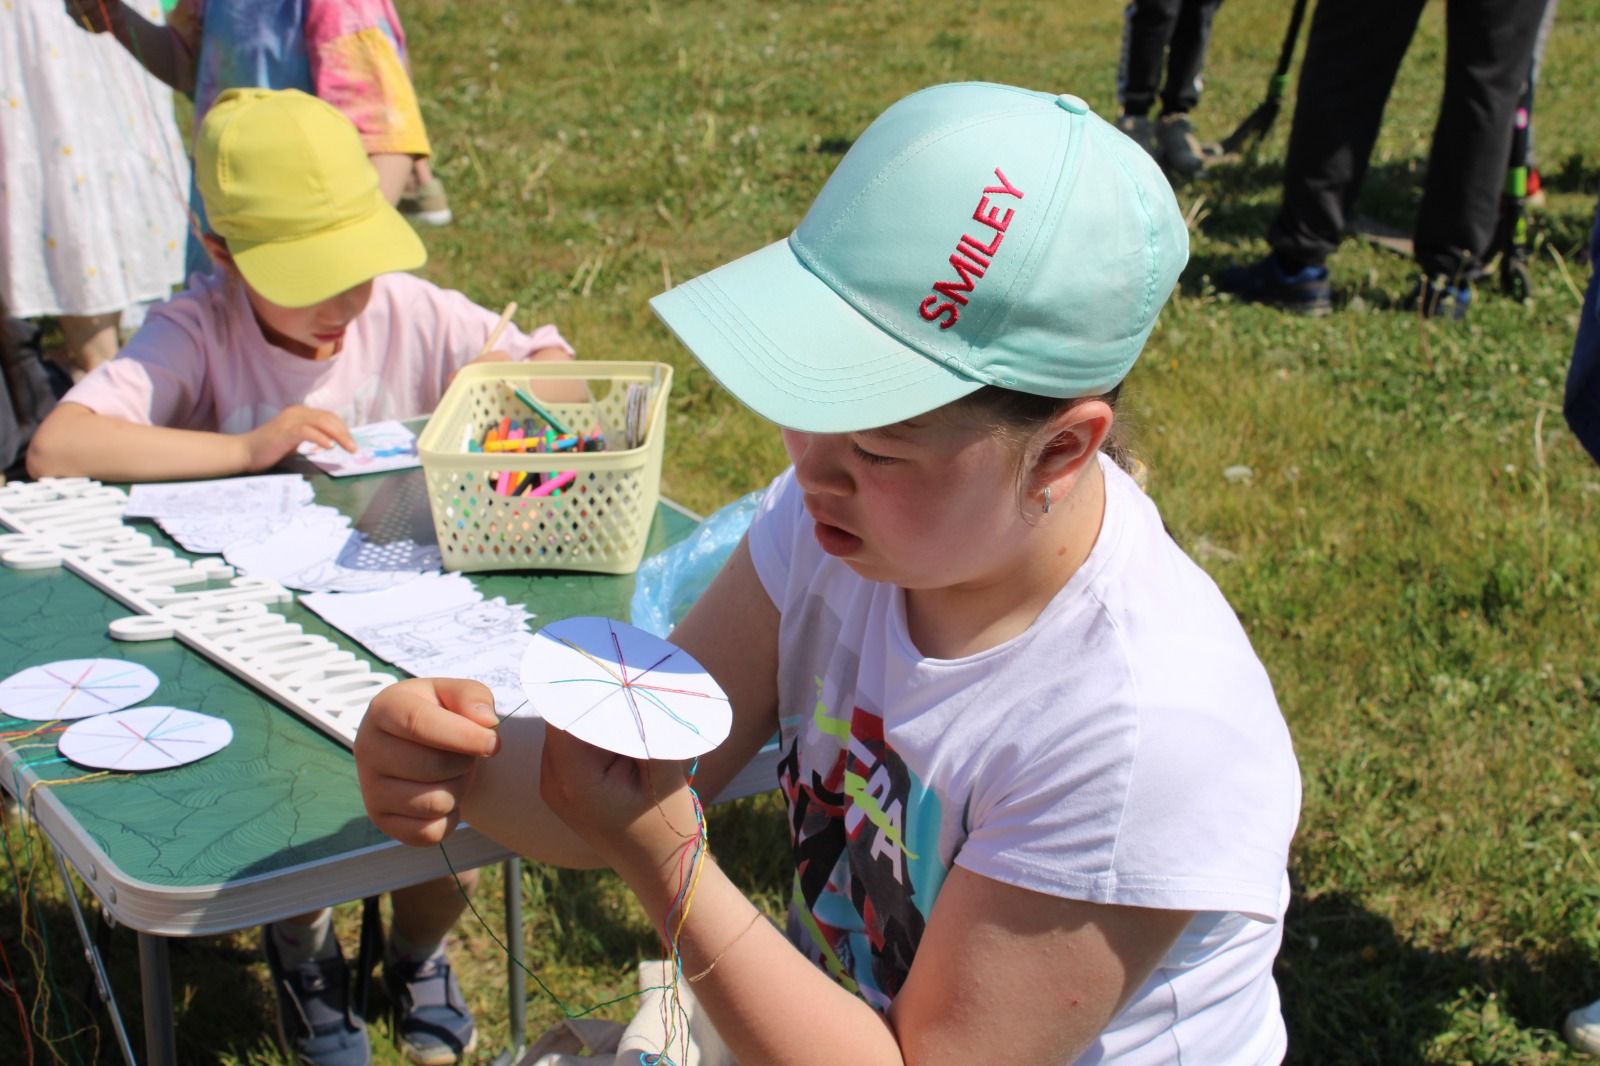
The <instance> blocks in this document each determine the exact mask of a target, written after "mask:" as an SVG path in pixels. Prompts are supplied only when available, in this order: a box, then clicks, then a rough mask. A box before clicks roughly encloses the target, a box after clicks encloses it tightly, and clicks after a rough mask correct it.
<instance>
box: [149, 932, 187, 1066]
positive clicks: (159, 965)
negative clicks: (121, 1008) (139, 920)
mask: <svg viewBox="0 0 1600 1066" xmlns="http://www.w3.org/2000/svg"><path fill="white" fill-rule="evenodd" d="M139 988H140V991H141V992H142V993H143V997H144V1054H145V1062H146V1066H172V1064H173V1063H176V1062H177V1061H178V1051H177V1046H176V1042H175V1040H174V1038H173V1032H172V965H171V962H170V960H169V959H168V958H167V940H166V938H165V937H161V936H156V935H155V934H153V933H140V934H139Z"/></svg>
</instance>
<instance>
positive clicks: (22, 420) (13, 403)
mask: <svg viewBox="0 0 1600 1066" xmlns="http://www.w3.org/2000/svg"><path fill="white" fill-rule="evenodd" d="M71 384H72V381H71V379H70V378H69V377H68V376H67V374H66V372H65V371H63V370H61V368H60V367H58V366H56V365H55V364H54V363H51V362H48V361H47V360H46V359H45V358H44V355H43V354H42V353H41V352H40V350H39V330H38V327H36V326H34V325H33V324H32V323H31V322H23V321H20V320H17V319H9V318H4V317H0V469H3V470H4V473H5V477H6V480H8V481H9V480H14V479H17V478H22V477H26V476H27V471H26V470H25V468H24V464H23V460H24V459H25V458H26V456H27V454H28V442H29V441H30V440H32V439H33V431H34V430H36V429H38V428H39V423H40V422H43V421H44V416H45V415H47V414H49V413H50V411H51V409H52V408H54V407H55V405H56V400H57V398H59V397H60V396H61V395H62V394H63V393H65V392H66V390H67V388H69V387H70V386H71Z"/></svg>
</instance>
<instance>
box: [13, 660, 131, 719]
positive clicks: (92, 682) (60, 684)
mask: <svg viewBox="0 0 1600 1066" xmlns="http://www.w3.org/2000/svg"><path fill="white" fill-rule="evenodd" d="M159 684H160V680H159V679H158V678H157V677H156V675H155V674H153V673H151V672H150V670H149V669H148V668H146V667H143V666H140V665H139V664H138V663H130V662H124V661H123V660H121V659H61V660H58V661H56V662H51V663H41V664H39V665H38V666H30V667H28V668H27V669H26V670H20V671H18V672H17V673H15V674H12V675H11V676H10V677H8V678H6V679H5V680H4V681H0V712H3V713H5V714H8V715H10V716H11V717H13V718H22V719H26V720H27V721H30V722H51V721H56V720H58V719H68V718H85V717H88V716H89V715H96V714H106V713H108V712H110V711H118V710H121V709H122V708H124V707H131V706H133V705H134V704H135V703H139V702H141V701H143V700H145V699H148V698H149V696H150V694H151V693H152V692H154V691H155V690H156V686H157V685H159Z"/></svg>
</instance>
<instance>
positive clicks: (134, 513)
mask: <svg viewBox="0 0 1600 1066" xmlns="http://www.w3.org/2000/svg"><path fill="white" fill-rule="evenodd" d="M311 497H312V491H311V482H309V481H307V480H306V479H305V478H304V477H303V476H301V475H300V474H260V475H257V476H255V477H225V478H218V479H216V480H215V481H171V482H166V481H163V482H155V483H151V484H147V485H135V486H133V488H131V489H129V490H128V506H127V508H126V509H125V510H124V511H123V512H122V515H123V517H124V518H168V517H174V518H177V517H185V516H190V515H208V514H210V515H214V514H232V515H242V514H282V513H283V512H285V511H293V510H296V509H297V508H299V507H301V506H302V505H304V504H308V503H310V502H311Z"/></svg>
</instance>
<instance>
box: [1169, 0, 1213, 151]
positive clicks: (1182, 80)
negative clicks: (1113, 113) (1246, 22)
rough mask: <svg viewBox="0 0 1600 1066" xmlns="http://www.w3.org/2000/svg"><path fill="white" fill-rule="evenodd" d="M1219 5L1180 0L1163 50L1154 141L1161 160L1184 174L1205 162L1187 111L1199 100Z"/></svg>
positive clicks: (1201, 0)
mask: <svg viewBox="0 0 1600 1066" xmlns="http://www.w3.org/2000/svg"><path fill="white" fill-rule="evenodd" d="M1221 6H1222V0H1183V6H1182V7H1181V8H1180V9H1179V11H1178V20H1177V25H1176V26H1175V27H1173V31H1172V39H1171V43H1170V45H1169V47H1168V50H1167V79H1166V82H1165V83H1164V84H1163V85H1162V89H1161V117H1160V118H1159V119H1158V120H1157V122H1156V144H1157V146H1158V147H1159V148H1160V151H1161V162H1162V164H1163V165H1165V166H1166V168H1167V169H1168V170H1169V171H1171V172H1173V173H1175V174H1180V175H1182V176H1184V177H1192V176H1193V175H1195V174H1198V173H1199V172H1200V171H1201V169H1203V168H1204V167H1205V165H1206V162H1205V156H1204V154H1203V153H1202V152H1201V150H1200V142H1199V140H1198V139H1197V138H1196V137H1195V135H1194V126H1193V124H1192V123H1191V122H1190V121H1189V112H1191V111H1193V110H1194V109H1195V106H1196V105H1198V104H1199V103H1200V88H1201V81H1200V79H1201V75H1202V74H1203V73H1204V72H1205V65H1206V48H1207V47H1208V46H1209V45H1210V43H1211V23H1212V21H1213V20H1214V19H1215V18H1216V15H1217V8H1219V7H1221Z"/></svg>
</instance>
